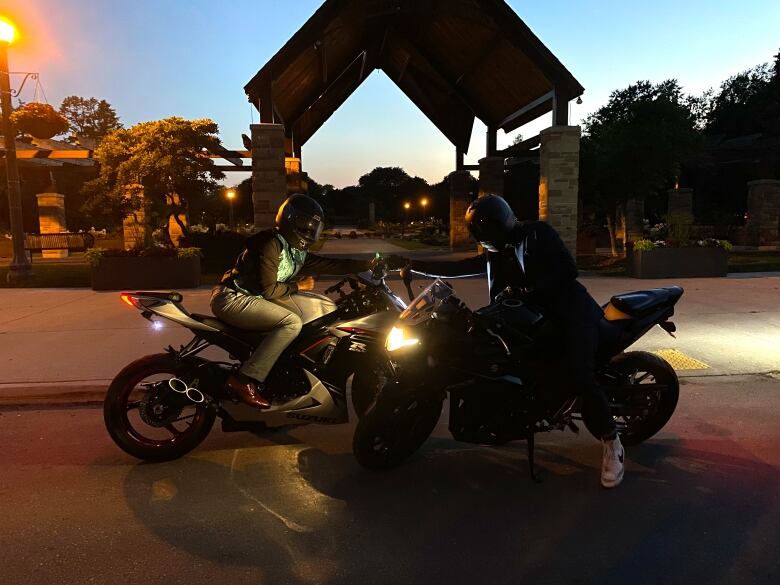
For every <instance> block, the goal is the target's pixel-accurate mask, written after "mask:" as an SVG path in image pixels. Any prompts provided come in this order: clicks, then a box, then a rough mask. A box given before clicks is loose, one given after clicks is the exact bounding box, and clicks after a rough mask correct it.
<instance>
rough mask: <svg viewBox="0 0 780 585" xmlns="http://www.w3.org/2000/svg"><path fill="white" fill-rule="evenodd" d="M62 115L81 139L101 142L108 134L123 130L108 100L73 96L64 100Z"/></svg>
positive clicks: (61, 108) (71, 129) (61, 109)
mask: <svg viewBox="0 0 780 585" xmlns="http://www.w3.org/2000/svg"><path fill="white" fill-rule="evenodd" d="M60 114H62V115H63V116H64V117H65V118H66V119H67V120H68V123H69V124H70V131H71V132H72V133H73V134H74V135H75V136H78V137H81V138H92V139H95V140H101V139H102V138H103V137H104V136H105V135H106V134H108V133H109V132H112V131H114V130H119V129H120V128H122V123H121V122H120V121H119V117H118V116H117V115H116V111H114V108H112V107H111V105H110V104H109V103H108V102H107V101H106V100H99V101H98V100H97V99H96V98H93V97H91V98H83V97H79V96H75V95H71V96H68V97H66V98H65V99H64V100H62V104H61V105H60Z"/></svg>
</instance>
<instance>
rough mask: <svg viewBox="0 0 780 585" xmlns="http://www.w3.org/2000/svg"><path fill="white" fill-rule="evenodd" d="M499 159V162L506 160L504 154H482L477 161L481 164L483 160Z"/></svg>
mask: <svg viewBox="0 0 780 585" xmlns="http://www.w3.org/2000/svg"><path fill="white" fill-rule="evenodd" d="M499 160H500V161H501V162H503V161H505V160H506V157H505V156H483V157H482V158H481V159H479V160H478V161H477V162H478V163H479V164H482V163H483V162H494V161H499Z"/></svg>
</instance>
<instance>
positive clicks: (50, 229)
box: [36, 193, 68, 258]
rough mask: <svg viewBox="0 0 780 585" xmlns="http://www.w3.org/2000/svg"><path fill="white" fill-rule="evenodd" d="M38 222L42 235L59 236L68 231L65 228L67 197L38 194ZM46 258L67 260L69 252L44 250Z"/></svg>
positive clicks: (59, 194)
mask: <svg viewBox="0 0 780 585" xmlns="http://www.w3.org/2000/svg"><path fill="white" fill-rule="evenodd" d="M36 197H37V198H38V221H39V225H40V229H41V234H58V233H62V232H65V231H68V230H67V228H66V227H65V195H63V194H62V193H38V194H37V195H36ZM41 254H42V256H43V257H44V258H65V257H67V255H68V251H67V250H44V251H43V252H42V253H41Z"/></svg>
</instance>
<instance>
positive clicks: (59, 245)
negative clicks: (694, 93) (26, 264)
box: [24, 232, 95, 260]
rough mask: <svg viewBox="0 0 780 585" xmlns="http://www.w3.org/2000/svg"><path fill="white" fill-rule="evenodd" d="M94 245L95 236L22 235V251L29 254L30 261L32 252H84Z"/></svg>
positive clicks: (63, 233)
mask: <svg viewBox="0 0 780 585" xmlns="http://www.w3.org/2000/svg"><path fill="white" fill-rule="evenodd" d="M94 245H95V236H93V235H92V234H89V233H85V234H71V233H68V232H62V233H56V234H40V235H38V234H24V249H25V251H27V252H30V260H32V253H33V252H43V251H44V250H67V251H68V252H85V251H86V250H87V249H89V248H92V247H93V246H94Z"/></svg>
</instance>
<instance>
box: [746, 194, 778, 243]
mask: <svg viewBox="0 0 780 585" xmlns="http://www.w3.org/2000/svg"><path fill="white" fill-rule="evenodd" d="M747 212H748V220H747V223H746V224H745V231H746V232H747V243H748V245H750V246H773V245H778V244H780V231H779V230H780V180H777V179H760V180H758V181H749V182H748V210H747Z"/></svg>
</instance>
